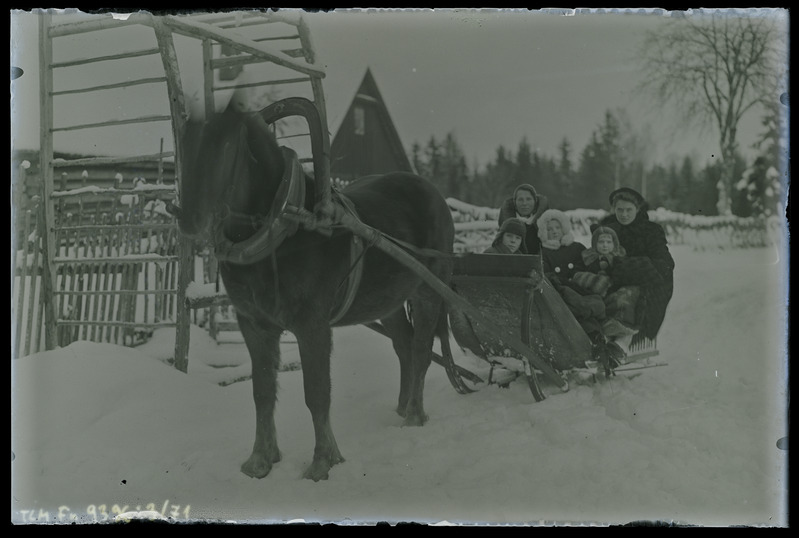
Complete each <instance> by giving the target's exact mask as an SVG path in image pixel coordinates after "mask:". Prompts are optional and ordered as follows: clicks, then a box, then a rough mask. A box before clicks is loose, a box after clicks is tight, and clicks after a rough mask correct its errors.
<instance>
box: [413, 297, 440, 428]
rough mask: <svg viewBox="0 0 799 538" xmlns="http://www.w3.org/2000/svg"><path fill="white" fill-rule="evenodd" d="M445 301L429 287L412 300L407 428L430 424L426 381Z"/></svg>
mask: <svg viewBox="0 0 799 538" xmlns="http://www.w3.org/2000/svg"><path fill="white" fill-rule="evenodd" d="M441 311H442V302H441V300H440V298H438V296H437V295H435V293H434V292H433V291H432V290H431V289H430V288H428V287H427V286H422V288H421V289H420V290H419V292H418V293H417V295H416V296H415V297H414V298H412V299H411V318H412V320H413V339H412V340H411V365H410V376H409V378H410V381H409V384H408V404H407V406H406V408H405V425H406V426H422V425H423V424H424V423H425V422H427V414H426V413H425V412H424V381H425V377H426V375H427V369H428V368H429V367H430V362H431V361H432V359H433V340H434V338H435V335H436V332H437V330H438V327H439V323H440V313H441Z"/></svg>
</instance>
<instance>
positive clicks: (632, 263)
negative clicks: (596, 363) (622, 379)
mask: <svg viewBox="0 0 799 538" xmlns="http://www.w3.org/2000/svg"><path fill="white" fill-rule="evenodd" d="M608 199H609V201H610V206H611V209H612V211H613V214H612V215H608V216H607V217H605V218H604V219H603V220H602V221H601V222H600V225H601V226H607V227H609V228H612V229H613V230H614V231H615V232H616V235H617V236H618V237H619V242H620V243H621V246H622V247H624V249H625V250H626V251H627V258H626V260H625V262H624V265H623V266H621V267H619V268H615V270H614V274H613V275H612V278H613V280H614V285H640V286H641V296H640V299H639V301H638V306H637V308H636V311H637V313H638V317H639V319H638V325H639V327H640V331H639V332H638V334H636V335H635V336H634V337H633V341H632V343H633V344H635V343H636V342H637V341H639V340H641V339H643V338H649V339H654V338H655V337H656V336H657V334H658V331H659V330H660V326H661V325H662V324H663V319H664V317H665V315H666V307H667V306H668V304H669V301H670V300H671V296H672V294H673V293H674V259H673V258H672V256H671V253H670V252H669V247H668V243H667V241H666V233H665V232H664V231H663V228H662V227H661V226H660V225H659V224H657V223H655V222H652V221H650V220H649V215H648V214H647V209H648V205H647V203H646V200H644V197H643V196H641V194H640V193H638V192H637V191H635V190H633V189H630V188H628V187H622V188H620V189H617V190H615V191H613V192H612V193H610V196H609V197H608ZM616 269H617V270H616ZM619 279H623V280H627V282H623V281H618V280H619Z"/></svg>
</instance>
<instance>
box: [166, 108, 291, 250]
mask: <svg viewBox="0 0 799 538" xmlns="http://www.w3.org/2000/svg"><path fill="white" fill-rule="evenodd" d="M180 159H181V177H180V207H177V206H173V213H174V214H175V216H176V217H177V218H178V224H179V227H180V230H181V232H182V233H183V234H185V235H187V236H189V237H194V238H199V237H208V235H209V234H210V233H211V225H212V223H214V221H215V220H216V221H218V219H221V218H225V217H226V216H229V215H231V214H233V215H247V214H249V215H257V214H263V213H265V212H266V211H268V208H269V204H270V203H271V200H272V198H273V197H274V194H275V191H276V190H277V187H278V184H279V181H280V178H281V176H282V174H283V167H284V164H283V158H282V155H281V152H280V149H279V147H278V145H277V142H276V141H275V139H274V137H273V136H272V133H271V132H269V129H268V127H267V125H266V124H265V123H264V121H263V120H262V119H261V117H260V116H258V115H256V114H246V113H241V112H237V111H235V110H230V109H229V110H226V111H225V112H223V113H220V114H215V115H213V116H212V117H211V118H210V119H208V120H207V121H205V122H202V121H189V122H188V123H187V124H186V126H185V130H184V132H183V136H182V137H181V151H180Z"/></svg>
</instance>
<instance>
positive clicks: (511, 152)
mask: <svg viewBox="0 0 799 538" xmlns="http://www.w3.org/2000/svg"><path fill="white" fill-rule="evenodd" d="M779 114H780V110H779V109H778V108H777V107H774V108H773V109H771V110H767V111H766V113H765V115H764V116H763V119H762V125H763V131H762V135H761V136H760V138H759V142H758V144H757V153H756V155H757V156H756V157H755V158H754V160H753V161H752V162H747V161H746V159H745V158H744V157H743V156H741V155H740V153H739V154H738V155H736V159H735V166H734V174H735V175H734V177H735V178H739V180H738V181H737V183H736V184H735V189H734V193H733V207H732V210H733V214H734V215H737V216H741V217H749V216H755V215H774V214H777V213H778V212H779V210H780V209H779V205H778V203H779V201H780V200H781V197H782V187H781V181H780V179H781V178H780V173H779V172H778V171H779V170H785V168H784V163H781V162H780V159H781V158H783V159H784V156H785V151H784V150H782V152H781V151H780V147H784V146H782V145H781V144H780V140H781V135H782V132H783V131H782V129H781V125H782V122H781V118H780V116H779ZM783 143H784V142H783ZM651 153H652V142H651V139H650V137H649V136H647V133H645V132H644V133H641V132H637V131H636V130H634V129H633V128H632V127H631V123H630V121H629V119H628V117H627V115H626V113H625V111H624V110H608V111H606V113H605V115H604V119H603V121H602V123H601V124H600V125H598V126H597V128H596V129H595V130H594V131H593V133H592V134H591V138H590V141H589V143H588V144H587V145H586V147H584V148H582V150H577V149H576V148H574V147H572V144H571V143H570V141H569V140H568V139H566V138H564V139H563V140H562V141H561V143H560V145H559V147H558V154H557V155H544V154H541V153H539V152H537V151H534V150H533V149H532V147H531V145H530V142H529V141H528V140H527V139H526V138H523V139H522V140H521V141H520V142H519V144H518V146H517V147H515V148H507V147H504V146H502V145H500V146H498V147H497V149H496V154H495V156H494V158H493V159H492V160H491V161H490V162H488V163H486V164H485V165H484V166H482V167H478V166H474V165H473V166H471V167H470V166H469V164H468V163H467V160H466V157H465V155H464V152H463V149H462V148H461V147H460V145H459V143H458V141H457V139H456V137H455V136H454V135H453V134H452V133H451V132H450V133H449V134H447V135H446V136H445V137H444V138H443V139H440V140H439V139H436V138H435V137H434V136H431V137H430V139H429V140H428V141H427V142H426V143H424V144H421V143H419V142H415V143H414V144H413V145H412V147H411V151H410V158H411V162H412V163H413V166H414V167H415V168H416V171H417V172H418V173H419V174H420V175H422V176H424V177H427V178H428V179H430V180H432V181H433V183H435V184H436V186H437V187H438V188H439V189H440V190H441V192H442V194H444V196H446V197H452V198H457V199H459V200H462V201H464V202H468V203H471V204H474V205H480V206H487V207H499V205H500V204H501V203H502V201H503V200H504V199H505V198H506V197H507V196H509V195H510V193H511V192H513V189H514V188H515V187H516V185H518V184H520V183H530V184H532V185H534V186H535V188H536V189H537V190H538V191H539V192H540V193H542V194H545V195H546V196H547V197H548V198H549V200H550V205H551V206H552V207H557V208H559V209H563V210H568V209H578V208H585V209H600V208H601V209H605V208H606V207H607V195H608V193H610V192H611V191H612V190H613V189H614V188H615V187H617V186H631V187H633V188H636V189H639V190H641V191H642V192H643V193H644V194H645V196H646V198H647V199H648V200H649V202H650V206H651V207H652V208H653V209H654V208H658V207H663V208H665V209H668V210H671V211H676V212H679V213H687V214H692V215H717V214H718V210H717V201H718V189H717V187H716V185H717V183H718V181H719V178H720V174H721V163H720V162H716V163H713V164H710V165H703V166H699V165H698V164H697V163H696V162H694V160H693V159H692V158H691V157H690V156H685V157H684V158H683V159H682V161H681V162H671V163H668V164H661V163H653V162H649V161H648V159H647V156H648V155H650V154H651Z"/></svg>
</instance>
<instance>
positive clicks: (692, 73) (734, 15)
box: [640, 10, 787, 215]
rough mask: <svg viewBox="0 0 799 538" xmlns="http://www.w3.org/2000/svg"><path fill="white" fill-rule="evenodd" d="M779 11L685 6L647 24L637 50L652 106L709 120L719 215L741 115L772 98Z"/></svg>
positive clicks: (727, 199)
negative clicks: (689, 9) (651, 26)
mask: <svg viewBox="0 0 799 538" xmlns="http://www.w3.org/2000/svg"><path fill="white" fill-rule="evenodd" d="M785 17H786V19H781V18H774V17H773V16H768V15H766V14H759V15H758V14H754V15H753V14H751V13H748V14H747V13H740V12H735V11H732V10H731V11H711V12H702V13H698V14H687V15H685V16H683V17H679V18H674V19H672V20H669V21H668V22H667V23H665V24H664V26H663V27H662V28H660V29H657V30H653V31H650V32H648V33H647V35H646V37H645V40H644V46H643V47H642V49H641V52H640V54H641V57H642V58H641V59H642V60H643V66H644V76H643V83H642V84H641V87H640V88H641V89H643V90H645V91H646V92H648V93H650V94H653V95H654V97H655V98H656V99H657V105H658V106H663V105H665V104H666V103H667V102H668V103H672V104H675V105H677V110H678V111H679V113H680V114H681V116H682V119H683V120H684V122H685V123H684V125H686V126H688V125H691V124H696V123H697V122H698V123H700V124H701V125H702V126H703V127H704V126H708V125H710V126H712V127H713V128H714V130H715V132H716V134H717V135H718V137H719V149H720V152H721V159H722V174H721V179H720V180H719V182H718V185H717V188H718V204H717V209H718V212H719V214H720V215H729V214H730V213H731V193H732V184H733V164H734V158H735V153H736V151H737V149H738V128H739V125H740V123H741V119H742V118H743V117H744V116H745V115H746V114H747V113H748V112H750V111H751V110H752V109H753V108H756V107H757V105H759V104H762V103H764V102H766V101H769V100H774V99H779V91H778V86H779V82H780V81H781V79H782V77H785V76H786V75H785V73H786V70H787V64H785V63H780V60H781V59H782V54H781V52H780V50H781V48H780V41H781V39H783V38H784V37H785V30H786V29H787V23H786V22H785V21H786V20H787V13H786V14H785Z"/></svg>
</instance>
